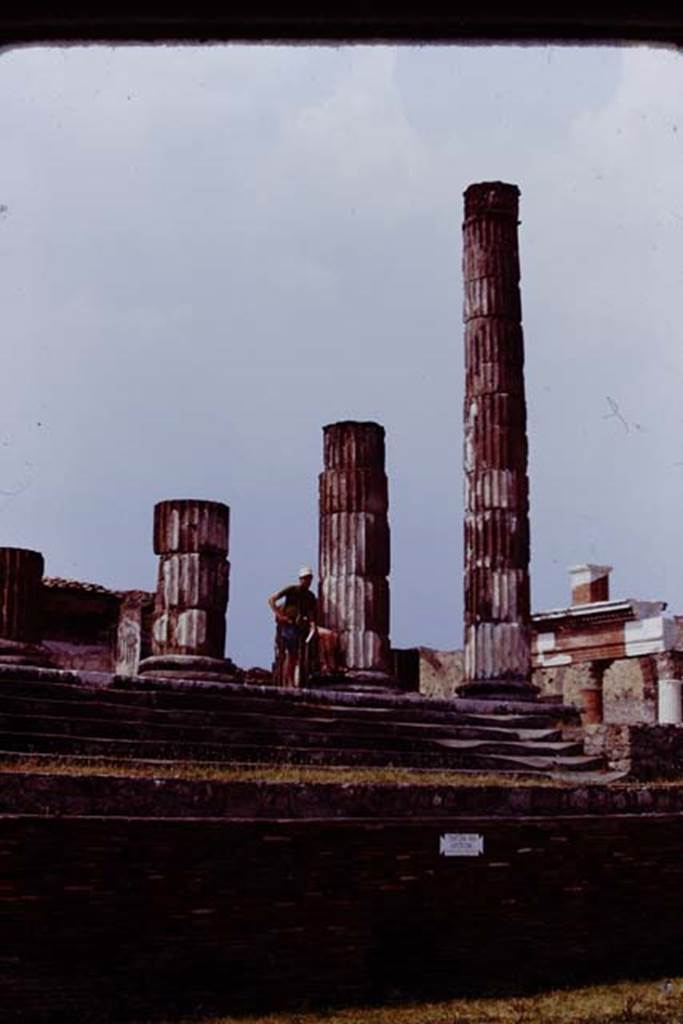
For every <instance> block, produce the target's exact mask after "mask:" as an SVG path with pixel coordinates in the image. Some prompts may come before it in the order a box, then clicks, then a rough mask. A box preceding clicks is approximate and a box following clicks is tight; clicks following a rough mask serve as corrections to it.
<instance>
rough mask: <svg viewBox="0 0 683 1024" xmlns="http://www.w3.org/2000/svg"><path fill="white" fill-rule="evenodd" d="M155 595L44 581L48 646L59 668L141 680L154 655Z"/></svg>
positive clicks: (74, 582) (45, 640) (69, 581)
mask: <svg viewBox="0 0 683 1024" xmlns="http://www.w3.org/2000/svg"><path fill="white" fill-rule="evenodd" d="M153 609H154V594H153V593H149V592H148V591H144V590H109V589H108V588H107V587H103V586H100V584H98V583H84V582H82V581H81V580H72V579H63V578H61V577H56V576H47V577H44V578H43V588H42V622H43V644H44V646H45V648H46V649H47V650H48V651H49V653H50V658H51V661H52V664H53V665H54V666H55V668H63V669H76V670H82V671H88V672H116V673H118V674H119V675H135V673H136V672H137V670H138V664H139V662H140V659H141V658H144V657H146V656H147V655H148V654H150V652H151V646H150V645H151V627H152V613H153Z"/></svg>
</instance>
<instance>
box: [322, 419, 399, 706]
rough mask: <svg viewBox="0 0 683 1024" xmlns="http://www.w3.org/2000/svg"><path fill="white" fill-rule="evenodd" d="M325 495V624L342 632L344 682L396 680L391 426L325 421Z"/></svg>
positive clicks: (381, 683)
mask: <svg viewBox="0 0 683 1024" xmlns="http://www.w3.org/2000/svg"><path fill="white" fill-rule="evenodd" d="M323 466H324V468H323V471H322V473H321V474H320V478H319V495H320V535H319V547H320V551H319V554H320V605H321V622H322V625H324V626H327V627H328V628H329V629H333V630H335V631H336V632H337V633H338V634H339V638H340V646H341V651H342V656H343V659H344V664H345V666H346V672H345V673H344V674H343V676H342V677H339V678H336V677H335V685H338V686H343V687H344V688H355V687H359V688H363V689H367V688H368V687H373V686H374V687H380V688H386V687H391V686H393V685H394V680H393V678H392V675H391V653H390V645H389V579H388V577H389V521H388V508H389V500H388V487H387V477H386V473H385V471H384V427H382V426H380V425H379V424H378V423H359V422H355V421H350V420H347V421H343V422H341V423H332V424H329V425H328V426H326V427H324V428H323Z"/></svg>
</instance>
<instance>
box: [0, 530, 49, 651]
mask: <svg viewBox="0 0 683 1024" xmlns="http://www.w3.org/2000/svg"><path fill="white" fill-rule="evenodd" d="M43 568H44V563H43V556H42V555H41V554H40V552H39V551H29V550H27V549H25V548H0V662H9V663H10V664H23V665H43V664H46V663H47V662H48V661H49V655H48V653H47V651H45V650H44V649H43V648H42V647H41V646H40V634H41V628H42V621H41V619H42V588H43Z"/></svg>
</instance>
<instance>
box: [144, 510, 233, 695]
mask: <svg viewBox="0 0 683 1024" xmlns="http://www.w3.org/2000/svg"><path fill="white" fill-rule="evenodd" d="M229 538H230V509H229V508H228V506H227V505H223V504H221V503H220V502H217V501H195V500H192V499H176V500H171V501H161V502H159V503H158V504H157V505H156V506H155V508H154V551H155V553H156V554H157V555H159V572H158V577H157V589H156V598H155V603H154V621H153V627H152V655H151V657H149V658H145V659H143V661H141V662H140V669H139V671H140V672H142V673H148V674H154V675H163V676H168V677H171V678H173V677H177V678H182V677H188V678H193V679H196V678H206V679H213V678H216V679H224V678H226V677H232V674H233V672H234V666H233V665H232V663H231V662H230V661H229V660H228V659H226V658H225V657H224V652H225V628H226V627H225V615H226V610H227V606H228V595H229V578H230V563H229V562H228V559H227V555H228V551H229Z"/></svg>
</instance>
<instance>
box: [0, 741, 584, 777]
mask: <svg viewBox="0 0 683 1024" xmlns="http://www.w3.org/2000/svg"><path fill="white" fill-rule="evenodd" d="M1 751H6V752H8V753H9V752H23V753H27V754H28V753H41V754H53V755H59V756H71V755H79V756H82V757H114V758H116V759H126V760H127V759H134V760H138V759H141V760H153V761H159V762H164V761H178V760H182V761H185V762H186V763H187V762H188V761H197V762H204V761H215V762H220V763H232V764H302V765H304V764H310V765H321V766H324V765H340V766H341V765H347V766H356V765H357V766H362V765H366V766H395V767H415V768H454V769H457V768H462V769H481V770H485V771H497V770H499V769H501V768H507V769H510V770H520V771H539V772H547V771H551V770H554V768H555V767H557V769H558V770H560V769H561V770H564V771H566V770H569V769H571V768H573V767H574V766H576V767H577V768H579V769H580V770H589V768H590V769H593V770H597V768H598V767H599V766H600V765H601V761H600V759H599V758H589V757H586V756H585V755H584V756H581V757H566V756H564V757H563V756H535V757H534V756H524V755H523V754H522V753H521V752H510V753H506V752H500V753H492V752H488V751H486V750H482V749H472V748H471V747H469V748H464V749H448V748H443V749H441V750H439V751H438V752H417V751H412V752H406V751H402V750H377V749H363V748H356V749H346V750H339V749H336V748H331V749H325V748H319V747H309V748H305V747H284V746H280V747H277V746H270V747H268V746H262V745H259V746H239V745H232V744H225V745H216V744H201V743H192V744H189V743H188V744H178V743H164V742H161V741H150V740H123V739H112V738H107V739H99V738H93V737H90V738H86V737H74V736H63V735H51V734H48V733H4V732H0V752H1Z"/></svg>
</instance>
